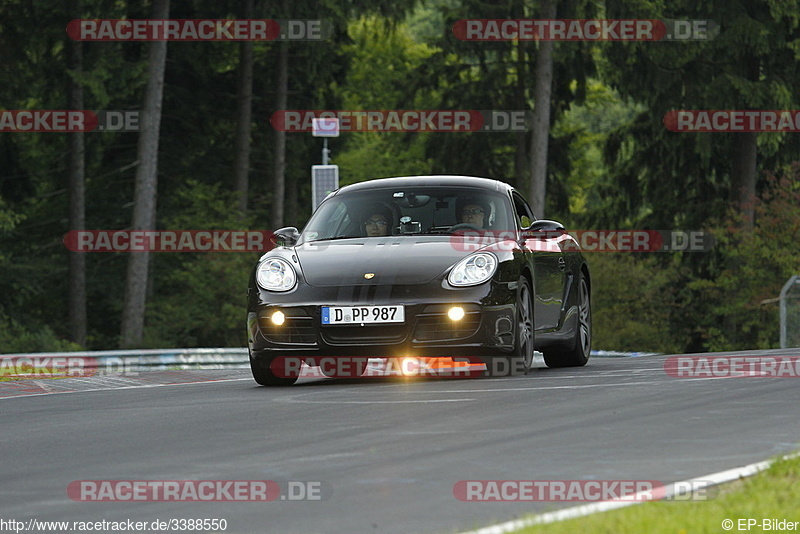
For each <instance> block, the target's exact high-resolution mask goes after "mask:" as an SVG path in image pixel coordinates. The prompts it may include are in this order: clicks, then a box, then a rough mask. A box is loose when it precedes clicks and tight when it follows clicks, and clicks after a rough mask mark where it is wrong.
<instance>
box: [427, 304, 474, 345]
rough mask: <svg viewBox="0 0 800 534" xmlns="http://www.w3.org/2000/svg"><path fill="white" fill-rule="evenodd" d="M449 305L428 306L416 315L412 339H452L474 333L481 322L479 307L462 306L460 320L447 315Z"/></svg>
mask: <svg viewBox="0 0 800 534" xmlns="http://www.w3.org/2000/svg"><path fill="white" fill-rule="evenodd" d="M449 308H450V306H449V305H448V306H445V305H435V306H428V307H426V308H425V310H424V311H423V312H422V313H421V314H419V315H418V316H417V327H416V329H415V330H414V341H454V340H457V339H465V338H468V337H470V336H472V335H474V334H475V332H477V331H478V327H480V324H481V313H480V308H479V307H478V306H477V305H465V306H462V308H464V311H465V312H466V314H465V315H464V318H463V319H461V320H460V321H453V320H452V319H450V318H449V317H448V316H447V309H449Z"/></svg>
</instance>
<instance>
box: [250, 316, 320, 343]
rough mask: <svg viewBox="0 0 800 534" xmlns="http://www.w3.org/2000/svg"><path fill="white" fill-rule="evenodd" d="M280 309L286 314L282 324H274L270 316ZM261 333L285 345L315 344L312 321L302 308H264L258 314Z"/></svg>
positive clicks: (315, 337) (315, 334) (272, 340)
mask: <svg viewBox="0 0 800 534" xmlns="http://www.w3.org/2000/svg"><path fill="white" fill-rule="evenodd" d="M278 309H280V310H281V311H282V312H283V313H284V315H285V316H286V321H285V322H284V323H283V324H282V325H276V324H274V323H273V322H272V320H271V319H270V317H272V314H273V313H274V312H275V311H277V310H278ZM258 325H259V327H260V328H261V333H262V334H263V335H264V337H265V338H267V339H268V340H269V341H271V342H272V343H284V344H287V345H316V344H317V333H316V329H315V328H314V321H313V319H312V317H311V316H310V315H308V314H307V313H306V311H305V310H304V309H302V308H264V309H263V310H261V312H260V313H259V314H258Z"/></svg>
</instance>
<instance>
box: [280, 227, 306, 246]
mask: <svg viewBox="0 0 800 534" xmlns="http://www.w3.org/2000/svg"><path fill="white" fill-rule="evenodd" d="M298 239H300V232H298V231H297V228H295V227H294V226H287V227H285V228H280V229H278V230H275V244H276V245H278V246H279V247H291V246H294V244H295V243H297V240H298Z"/></svg>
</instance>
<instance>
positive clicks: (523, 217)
mask: <svg viewBox="0 0 800 534" xmlns="http://www.w3.org/2000/svg"><path fill="white" fill-rule="evenodd" d="M512 197H513V198H514V211H515V213H516V219H517V224H518V225H519V227H520V228H527V227H529V226H530V225H531V223H533V221H535V220H536V217H534V216H533V211H531V207H530V206H529V205H528V203H527V202H525V199H524V198H522V196H521V195H520V194H519V193H517V192H516V191H514V193H513V194H512Z"/></svg>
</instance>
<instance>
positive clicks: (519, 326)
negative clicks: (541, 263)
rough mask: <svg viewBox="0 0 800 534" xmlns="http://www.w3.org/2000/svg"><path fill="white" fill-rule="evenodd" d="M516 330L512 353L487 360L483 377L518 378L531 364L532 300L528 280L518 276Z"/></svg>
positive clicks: (532, 340)
mask: <svg viewBox="0 0 800 534" xmlns="http://www.w3.org/2000/svg"><path fill="white" fill-rule="evenodd" d="M516 308H517V312H516V317H517V320H516V328H515V329H514V335H515V336H516V339H515V340H514V341H515V343H514V352H512V353H511V354H509V355H508V356H505V357H502V358H497V359H487V360H486V362H485V363H486V372H485V373H484V375H485V376H493V377H494V376H519V375H525V374H528V371H529V370H530V368H531V364H532V363H533V350H534V348H533V347H534V337H533V336H534V334H533V298H532V295H531V285H530V283H529V282H528V279H527V278H525V277H524V276H520V277H519V280H518V281H517V306H516Z"/></svg>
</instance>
